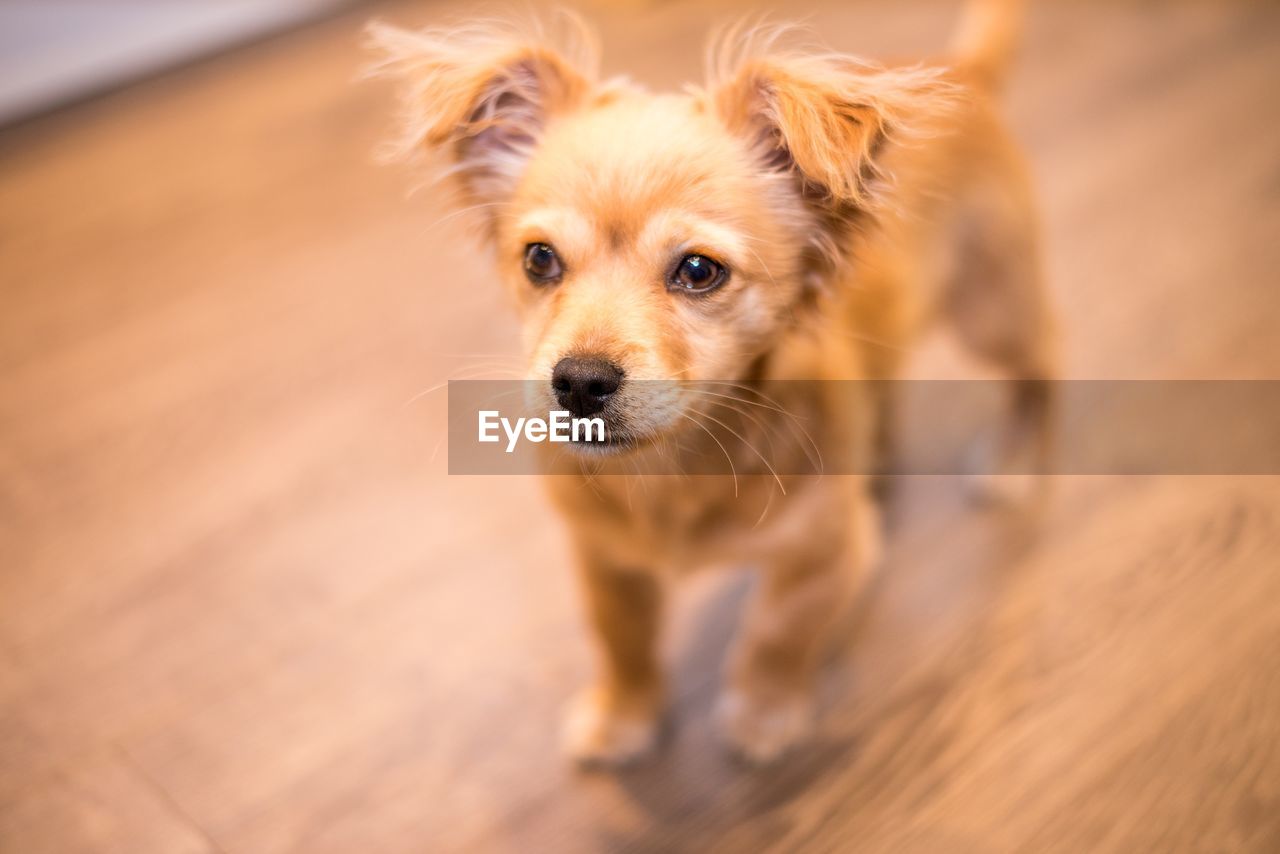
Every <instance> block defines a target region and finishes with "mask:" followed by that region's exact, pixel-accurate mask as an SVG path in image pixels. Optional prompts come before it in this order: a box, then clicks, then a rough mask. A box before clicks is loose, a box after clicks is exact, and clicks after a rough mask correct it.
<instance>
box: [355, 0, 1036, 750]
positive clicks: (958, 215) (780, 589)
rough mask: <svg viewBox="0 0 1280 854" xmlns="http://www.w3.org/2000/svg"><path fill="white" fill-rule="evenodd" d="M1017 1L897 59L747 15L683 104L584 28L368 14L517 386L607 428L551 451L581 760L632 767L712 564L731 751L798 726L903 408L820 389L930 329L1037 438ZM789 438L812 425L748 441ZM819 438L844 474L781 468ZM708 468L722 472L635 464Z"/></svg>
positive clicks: (860, 556)
mask: <svg viewBox="0 0 1280 854" xmlns="http://www.w3.org/2000/svg"><path fill="white" fill-rule="evenodd" d="M1019 12H1020V10H1019V7H1018V4H1017V3H1016V2H1011V0H970V3H969V5H968V6H967V7H965V9H964V10H963V12H962V19H961V25H960V27H959V29H958V31H957V34H956V36H955V39H954V42H953V45H952V49H951V50H950V51H949V52H948V54H947V55H946V56H945V57H944V58H942V59H939V60H936V61H924V62H920V63H916V64H911V65H881V64H877V63H873V62H868V61H864V60H860V59H855V58H853V57H850V56H845V55H841V54H838V53H832V52H826V51H819V50H811V49H800V48H794V47H787V46H786V45H787V44H788V43H789V42H788V38H789V37H788V35H787V30H786V28H778V27H764V26H738V27H736V28H730V29H729V30H727V31H725V33H724V34H723V35H722V36H721V37H719V38H717V39H714V40H713V44H712V46H711V48H710V50H709V57H710V58H709V61H708V72H707V79H706V80H705V82H704V83H703V84H702V85H700V86H696V87H689V88H688V89H686V90H685V91H683V92H681V93H679V94H651V93H649V92H647V91H645V90H644V89H642V88H640V87H638V86H636V85H633V84H631V83H629V82H627V81H625V80H619V79H614V80H605V81H601V80H600V79H599V78H598V76H597V73H596V71H595V68H596V60H597V56H598V53H597V52H596V50H595V47H594V45H595V42H594V40H592V39H591V38H590V37H589V35H587V34H585V33H583V32H581V30H582V27H581V25H580V24H575V25H573V27H572V32H571V33H570V34H569V36H568V37H564V36H556V37H553V36H550V35H547V34H546V33H545V32H544V31H542V30H539V29H537V28H533V27H528V26H525V27H518V26H512V25H503V24H500V23H494V22H485V23H481V24H472V25H464V26H458V27H453V28H445V29H434V30H425V31H406V30H402V29H397V28H394V27H391V26H387V25H384V24H373V25H371V27H370V34H371V40H372V42H373V44H374V46H375V48H376V50H377V51H379V53H380V57H381V59H380V62H379V65H378V70H379V71H380V72H382V73H385V74H389V75H393V76H394V77H396V78H397V79H398V80H400V81H402V94H403V107H404V118H403V121H404V125H403V126H404V137H403V145H402V150H403V151H405V152H436V153H437V154H438V155H439V156H441V157H443V158H444V159H445V160H446V161H447V163H448V169H447V171H448V173H449V175H450V177H451V179H452V180H453V181H454V182H455V186H456V188H457V189H458V190H459V191H460V200H459V204H460V205H464V206H466V207H468V208H472V209H474V212H475V216H476V217H477V221H478V223H479V225H480V228H481V229H482V231H483V234H484V239H485V240H486V241H487V243H488V244H489V246H491V247H492V249H493V251H494V254H495V257H496V266H497V272H498V274H499V275H500V276H501V278H502V280H503V281H504V282H505V285H506V288H507V289H508V290H509V291H510V293H511V296H512V300H513V302H514V304H515V306H516V309H517V311H518V313H519V316H520V318H521V320H522V324H523V337H524V342H523V343H524V349H525V352H526V353H527V371H528V373H527V376H528V377H530V378H533V380H534V381H535V382H536V383H537V385H538V388H539V389H542V390H543V391H542V393H543V394H544V395H545V398H546V403H547V406H548V407H551V408H557V405H558V406H559V407H561V408H563V409H566V410H568V411H570V412H572V413H573V414H574V415H576V416H586V415H598V416H599V417H602V418H604V419H605V420H606V422H607V423H608V425H609V432H610V436H611V439H612V441H610V443H609V445H608V446H607V447H603V448H591V449H587V448H584V449H582V450H581V454H579V455H569V456H565V455H561V456H560V457H559V458H557V459H554V460H551V459H549V461H548V463H547V465H548V469H549V471H550V473H551V474H552V475H553V476H552V477H549V478H548V479H547V480H548V484H549V490H550V493H551V495H552V497H553V500H554V501H555V503H556V504H557V505H558V507H559V508H560V510H561V511H562V512H563V515H564V517H565V518H566V519H567V521H568V526H569V529H570V533H571V541H572V543H573V547H574V551H575V553H576V562H577V566H578V574H579V576H580V579H581V588H582V590H583V598H584V600H585V604H586V607H587V611H588V615H589V622H590V625H591V627H592V629H593V630H594V637H595V639H596V641H597V642H598V648H599V653H600V655H599V659H600V666H599V675H598V678H597V679H596V681H595V682H594V684H593V685H592V686H591V687H590V688H589V689H587V690H586V691H584V692H583V693H582V694H581V695H580V696H579V697H578V698H577V699H576V700H575V701H574V703H573V704H572V706H571V708H570V709H569V712H568V714H567V717H566V723H565V728H564V739H565V745H566V749H567V751H568V753H569V754H570V756H572V757H573V758H575V759H576V760H578V761H580V762H583V763H589V764H603V765H618V764H622V763H626V762H630V761H632V760H635V759H637V758H639V757H641V756H644V755H645V754H646V753H649V752H650V751H651V750H653V748H654V747H655V744H656V743H657V742H658V740H659V733H660V731H661V724H662V722H663V717H664V698H665V679H664V675H663V670H662V666H661V664H660V662H659V659H658V655H657V653H656V651H655V648H656V645H657V639H658V635H659V632H660V626H661V618H662V611H663V599H664V591H665V589H666V587H667V586H668V581H669V579H671V578H674V577H678V576H679V575H681V574H683V573H685V572H687V571H689V570H691V569H693V568H696V567H701V566H707V565H750V566H753V567H755V568H756V569H757V570H758V572H759V578H758V584H757V585H756V588H755V590H754V591H753V596H754V598H753V600H752V601H751V602H750V604H749V606H748V613H747V614H746V615H745V616H744V619H743V622H742V627H741V629H740V637H739V638H738V639H737V640H736V645H735V647H734V650H733V651H732V653H731V656H730V661H729V663H728V666H727V669H726V678H725V685H724V689H723V693H722V696H721V699H720V701H719V703H718V706H717V711H716V719H717V722H718V729H719V731H720V732H721V733H722V735H723V737H724V739H725V741H726V742H727V744H728V745H729V747H730V748H731V749H732V750H733V751H734V752H735V753H737V754H738V755H740V756H742V757H744V758H746V759H748V760H751V761H754V762H761V763H763V762H769V761H772V760H775V759H777V758H778V757H780V756H782V755H783V754H785V753H786V752H787V751H788V750H789V749H791V748H793V747H794V746H796V745H798V744H800V743H802V742H803V741H804V740H805V739H806V737H807V736H809V735H810V733H811V731H812V729H813V728H814V726H815V700H814V698H815V682H816V679H817V675H818V671H819V664H820V661H821V660H822V658H823V651H824V645H825V643H826V642H827V640H828V639H829V637H830V635H831V634H832V631H833V627H834V626H835V624H836V623H837V622H838V619H839V617H840V615H841V614H842V613H843V611H844V609H845V608H846V606H847V605H848V604H849V603H850V602H851V600H853V599H854V597H855V596H856V594H857V592H858V590H859V588H860V586H862V585H863V584H864V582H865V579H866V578H867V576H868V573H869V571H870V569H871V567H872V565H873V563H874V560H875V553H876V542H877V531H878V524H879V523H878V521H877V511H876V503H875V496H874V495H873V492H874V490H873V486H874V483H875V478H874V477H873V476H872V473H873V472H874V471H875V470H876V469H877V466H879V465H881V462H882V461H883V459H884V458H885V457H887V456H891V455H892V429H891V422H892V413H893V409H894V404H893V395H892V392H891V389H892V384H889V383H871V384H868V385H867V389H868V390H867V391H866V393H865V394H862V395H861V396H860V397H859V398H858V399H857V400H854V401H852V403H851V402H850V401H849V400H848V397H847V395H846V396H844V397H842V398H841V399H840V400H839V401H836V400H834V397H833V396H830V395H828V394H827V393H826V391H825V389H827V388H829V387H833V386H836V385H841V384H838V383H825V382H822V381H828V380H855V381H856V380H885V379H892V378H893V377H895V376H897V375H898V373H899V372H900V370H901V364H900V363H901V362H902V360H903V358H904V356H905V354H906V353H908V352H909V351H910V348H911V346H912V344H913V342H915V341H916V340H917V339H918V338H919V336H920V334H921V332H922V330H923V329H924V328H926V326H927V325H928V324H929V322H930V321H931V320H932V319H934V318H937V317H940V318H943V319H945V320H947V321H949V323H950V325H951V326H952V327H953V328H954V330H955V331H956V333H957V335H958V337H959V338H960V339H961V340H962V341H963V342H964V343H965V344H966V345H967V346H968V347H969V348H971V349H972V350H973V351H974V352H975V353H976V354H978V355H979V356H980V357H982V358H984V359H986V360H987V361H989V362H990V363H991V364H993V365H995V366H997V367H998V368H999V369H1000V370H1001V371H1002V372H1003V373H1004V374H1005V375H1007V376H1008V377H1010V378H1011V379H1012V380H1013V382H1011V383H1009V387H1010V388H1011V389H1012V394H1011V395H1010V398H1011V399H1010V407H1011V416H1010V418H1009V421H1008V424H1007V425H1006V429H1005V431H1004V433H1003V434H1002V435H1004V436H1005V437H1006V438H1005V440H1004V441H1003V443H1002V446H1001V447H1002V454H1003V455H1004V457H1005V458H1008V459H1012V458H1014V457H1017V456H1019V455H1023V456H1025V455H1026V454H1027V453H1028V450H1027V449H1028V448H1029V447H1033V446H1034V447H1039V445H1040V443H1041V437H1042V436H1043V435H1044V434H1045V433H1046V432H1047V431H1046V424H1047V422H1048V412H1049V410H1050V396H1049V394H1048V393H1047V392H1046V388H1047V385H1046V384H1045V382H1044V381H1045V380H1048V379H1050V378H1052V377H1053V375H1054V339H1055V335H1054V330H1053V318H1052V312H1051V310H1050V306H1049V304H1048V300H1047V298H1046V291H1045V288H1044V287H1043V285H1042V275H1041V269H1040V261H1039V249H1038V246H1037V242H1038V238H1037V229H1036V217H1035V210H1034V205H1033V201H1032V194H1031V191H1030V188H1029V181H1028V177H1027V174H1026V169H1025V167H1024V165H1023V160H1022V157H1021V155H1020V153H1019V151H1018V148H1017V146H1016V145H1015V144H1014V142H1013V141H1012V140H1011V138H1010V135H1009V133H1008V132H1007V131H1006V130H1005V128H1004V126H1003V124H1002V122H1001V120H1000V118H999V110H998V94H999V90H1000V86H1001V82H1002V80H1003V79H1004V77H1005V74H1006V70H1007V67H1008V65H1009V61H1010V56H1011V53H1012V51H1013V49H1014V42H1015V35H1016V32H1017V30H1018V28H1019V22H1018V19H1019ZM787 380H806V381H818V382H803V383H785V382H783V383H777V381H787ZM664 383H665V384H666V387H667V388H668V389H670V388H675V389H676V391H674V392H671V393H666V394H659V393H657V392H655V391H654V389H655V388H657V387H659V386H662V385H663V384H664ZM768 383H775V384H776V385H777V386H780V387H781V388H782V390H780V391H777V393H776V394H774V393H773V392H770V393H769V394H768V395H766V394H764V393H763V392H761V391H760V389H762V388H764V387H765V384H768ZM770 387H771V388H775V386H770ZM788 389H790V390H789V391H788ZM872 389H875V390H874V391H873V390H872ZM797 424H802V425H803V427H802V428H801V430H796V429H795V428H796V425H797ZM784 430H791V431H792V433H793V434H794V435H796V436H799V435H800V432H803V439H800V438H797V439H796V441H794V442H792V443H790V445H789V446H788V447H784V448H782V449H776V448H775V449H773V450H771V451H770V453H769V454H768V455H766V454H764V453H761V452H760V444H759V442H758V441H757V440H758V439H759V438H760V437H761V436H767V435H773V436H777V435H781V434H782V433H784ZM729 434H732V435H734V436H737V437H738V438H741V439H743V441H742V442H739V443H725V442H724V441H723V438H722V437H727V436H729ZM753 437H754V439H753ZM713 443H714V444H713ZM716 445H719V446H720V447H719V448H717V447H716ZM814 452H817V453H819V454H821V455H822V457H823V459H824V460H826V461H827V462H828V464H829V465H830V466H831V467H832V468H834V469H836V470H838V471H840V472H842V474H840V475H839V476H823V477H814V476H809V475H795V474H792V473H791V472H794V471H797V468H796V467H795V466H794V465H791V463H792V462H794V460H792V459H791V458H792V457H795V458H799V457H800V456H801V455H802V454H807V455H812V454H813V453H814ZM721 453H722V454H723V456H724V457H726V458H728V460H729V464H730V466H732V468H733V472H732V475H730V474H727V473H726V474H721V475H718V476H708V477H684V478H681V477H671V476H659V475H658V474H655V472H658V471H659V470H660V469H661V468H662V466H664V465H667V466H669V465H672V464H675V465H678V464H679V461H680V460H681V459H686V458H687V459H692V458H693V457H694V456H697V455H707V454H712V455H714V454H721ZM588 455H589V458H590V465H589V466H585V465H583V464H582V463H581V459H585V458H587V456H588ZM575 460H576V461H575ZM667 471H668V472H669V471H670V470H669V469H668V470H667ZM637 473H638V474H637ZM636 479H640V480H642V481H643V483H642V484H641V485H640V486H639V487H636V486H635V484H634V483H633V481H635V480H636Z"/></svg>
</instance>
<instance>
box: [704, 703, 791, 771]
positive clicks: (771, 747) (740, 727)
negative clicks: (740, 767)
mask: <svg viewBox="0 0 1280 854" xmlns="http://www.w3.org/2000/svg"><path fill="white" fill-rule="evenodd" d="M813 717H814V715H813V703H812V702H811V701H810V700H809V699H808V698H807V697H804V696H793V697H787V698H785V699H780V700H774V701H769V702H765V701H762V700H757V699H753V698H751V697H749V696H747V695H746V694H744V693H742V692H740V691H736V690H729V691H726V692H725V693H724V694H723V695H722V696H721V697H720V702H719V703H718V704H717V706H716V724H717V726H718V728H719V731H720V735H721V737H723V738H724V740H725V742H726V743H727V744H728V745H729V747H730V749H732V750H733V752H734V753H736V754H737V755H738V756H740V757H742V758H743V759H746V760H747V761H749V762H752V763H755V764H758V765H763V764H766V763H769V762H773V761H774V760H776V759H778V758H779V757H781V756H782V755H783V754H784V753H786V752H787V751H788V750H790V749H791V748H793V747H795V746H796V745H797V744H799V743H800V742H802V741H804V740H805V739H806V738H808V737H809V734H810V733H811V732H812V731H813Z"/></svg>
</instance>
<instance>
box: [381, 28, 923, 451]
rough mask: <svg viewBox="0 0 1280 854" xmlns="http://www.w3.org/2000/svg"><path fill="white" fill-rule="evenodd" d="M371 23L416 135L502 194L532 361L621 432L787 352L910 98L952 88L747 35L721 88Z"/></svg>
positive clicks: (652, 429) (643, 431)
mask: <svg viewBox="0 0 1280 854" xmlns="http://www.w3.org/2000/svg"><path fill="white" fill-rule="evenodd" d="M374 34H375V37H376V39H377V41H378V43H379V46H380V47H381V48H382V49H383V50H384V51H385V52H386V53H387V55H388V57H389V60H388V63H387V67H388V68H390V69H391V70H393V71H395V72H396V73H398V74H401V75H403V76H405V77H406V78H407V79H408V80H409V81H410V84H411V88H410V93H409V94H410V97H409V100H408V104H409V113H410V115H409V128H410V143H411V144H412V145H414V146H426V147H432V148H441V149H444V150H446V151H447V152H448V154H449V155H450V156H451V157H452V158H453V161H454V170H455V171H456V173H457V176H458V178H459V179H460V183H461V188H462V189H463V191H464V201H463V203H464V204H466V205H469V206H477V209H478V210H481V211H483V212H484V214H483V218H484V221H485V223H486V227H487V233H488V237H489V239H490V240H491V242H492V245H493V248H494V250H495V252H496V256H497V261H498V270H499V271H500V274H501V275H502V277H503V279H504V280H505V282H506V285H507V287H508V288H509V289H510V291H511V292H512V294H513V295H514V299H515V303H516V304H517V306H518V307H519V311H520V313H521V316H522V319H523V325H524V337H525V342H524V343H525V351H526V353H527V354H528V364H527V370H528V373H527V376H528V377H529V378H531V379H533V380H535V381H537V382H538V383H539V385H538V388H540V389H542V392H541V393H542V394H544V395H545V399H546V403H547V404H548V408H565V409H568V410H569V411H571V412H572V413H574V414H575V415H586V416H592V415H597V414H598V415H600V416H602V417H604V418H605V420H606V423H607V424H608V425H609V430H610V434H611V436H613V437H614V438H615V439H621V440H622V442H621V443H620V444H622V445H632V444H637V443H640V442H642V441H643V440H645V439H651V438H654V437H656V436H660V435H663V434H665V433H667V432H670V431H673V430H676V429H680V426H681V423H682V422H683V421H685V420H687V419H684V418H683V415H684V414H685V413H684V410H685V409H686V408H687V407H688V406H689V405H690V403H689V400H688V398H689V395H687V394H685V393H684V392H683V391H682V389H686V388H689V387H691V386H697V385H698V384H699V383H704V382H709V381H727V382H735V381H738V380H740V379H742V378H743V377H744V376H745V375H746V374H747V373H748V372H749V371H750V370H751V369H752V366H753V365H755V364H757V362H758V360H759V359H760V358H761V357H762V356H763V355H765V354H767V353H768V352H769V350H770V349H771V347H773V346H774V344H775V342H776V341H777V340H778V339H779V338H780V336H781V335H782V334H783V332H784V330H786V329H787V328H790V326H791V325H793V324H794V323H795V322H796V319H797V316H798V314H800V313H802V312H803V311H804V309H805V304H806V303H808V302H812V301H813V299H814V297H815V295H816V294H817V293H818V292H819V291H820V289H821V287H822V285H823V282H824V279H825V278H826V277H827V276H829V274H830V273H831V271H832V269H833V267H834V266H836V265H838V264H839V263H840V262H841V259H842V254H843V253H842V251H841V250H840V249H839V248H838V244H839V243H840V242H841V241H842V240H843V239H844V238H846V237H847V234H845V233H843V232H846V231H847V230H848V227H849V226H850V225H851V224H852V222H853V221H854V220H855V219H856V218H857V217H858V216H859V215H860V214H862V213H864V212H865V211H866V210H867V209H868V208H869V207H870V201H871V193H872V189H873V186H874V185H875V183H876V179H877V177H878V174H877V170H878V166H877V160H876V155H877V152H878V151H880V150H881V149H883V147H884V145H885V143H886V141H887V140H888V139H889V137H890V134H891V132H892V131H893V130H894V129H895V126H896V125H898V124H899V123H900V117H901V114H902V113H903V112H904V111H905V110H906V109H907V108H908V107H909V105H911V104H912V103H913V102H921V103H923V102H924V101H925V100H928V99H930V98H936V96H937V94H938V93H939V92H941V91H942V84H939V83H938V82H937V81H936V79H934V78H933V77H932V76H931V75H928V74H926V73H923V72H905V73H904V72H884V71H878V70H868V69H867V68H865V67H863V66H856V65H853V64H851V63H848V62H847V61H842V60H840V59H839V58H832V57H810V56H803V55H798V56H797V55H789V56H769V55H766V54H764V53H762V52H760V51H757V50H752V49H751V45H750V44H746V48H747V49H741V48H742V46H743V45H742V44H740V45H739V48H740V49H739V50H738V52H737V53H738V58H737V59H730V60H727V61H723V62H722V63H721V68H720V72H719V74H718V75H717V79H716V80H715V81H713V82H712V83H711V84H710V85H709V86H708V88H707V89H705V90H692V91H690V92H689V93H687V94H683V95H651V94H648V93H646V92H643V91H641V90H639V89H637V88H635V87H632V86H629V85H626V84H623V83H619V82H609V83H604V84H597V83H595V82H594V76H593V74H592V73H591V71H590V66H591V64H592V63H591V62H590V61H589V59H587V58H586V54H587V51H581V52H580V55H579V56H578V58H577V59H576V60H572V59H570V58H568V57H567V54H566V53H563V52H558V51H555V50H552V49H551V48H549V47H548V46H546V45H545V44H543V43H533V44H529V43H527V42H524V41H522V40H521V39H519V38H515V37H512V36H508V35H503V34H502V33H499V32H496V31H493V30H481V31H475V30H455V31H451V32H427V33H417V34H412V33H405V32H402V31H397V30H390V29H386V28H378V29H376V30H375V33H374ZM553 404H558V406H557V405H553Z"/></svg>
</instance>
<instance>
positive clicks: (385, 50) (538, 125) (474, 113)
mask: <svg viewBox="0 0 1280 854" xmlns="http://www.w3.org/2000/svg"><path fill="white" fill-rule="evenodd" d="M567 20H568V21H569V22H570V24H572V32H567V33H566V34H565V36H564V37H563V38H560V39H558V41H561V42H563V44H564V47H562V48H556V47H553V46H552V44H553V43H555V42H556V41H557V39H555V38H553V37H552V36H551V35H549V34H547V33H546V32H545V31H544V30H543V28H542V27H541V26H539V25H538V24H536V23H532V24H530V25H529V26H524V27H522V28H521V29H522V30H523V34H522V33H521V32H519V31H517V29H516V27H514V26H509V25H505V24H503V23H500V22H486V23H482V24H473V25H468V26H460V27H457V28H452V29H438V30H421V31H416V32H415V31H408V30H402V29H398V28H396V27H391V26H387V25H385V24H380V23H374V24H371V25H370V26H369V28H368V36H369V46H370V47H371V48H372V49H373V50H375V51H376V52H378V53H379V54H380V55H381V58H380V60H379V61H378V62H377V64H376V65H375V66H374V67H373V68H372V69H371V73H372V74H374V75H376V76H390V77H394V78H397V79H399V80H401V81H402V82H403V84H404V85H403V89H402V90H401V99H402V103H403V133H402V137H401V139H400V141H399V144H398V145H397V146H396V151H395V153H398V154H402V155H411V154H413V153H416V152H419V151H422V150H423V149H428V150H431V149H439V150H442V151H444V152H445V153H446V154H447V155H448V156H449V157H450V158H451V160H452V164H453V167H452V170H451V171H453V172H456V173H457V174H458V175H459V177H460V179H461V185H462V188H463V189H464V190H465V191H466V193H467V194H468V196H469V197H470V198H469V201H472V202H475V203H480V204H486V203H493V202H500V201H502V200H503V199H504V198H505V197H506V196H508V195H509V194H510V193H511V191H512V190H513V188H514V186H515V183H516V181H517V180H518V179H519V176H520V174H521V171H522V170H523V166H524V163H525V161H526V160H527V159H528V156H529V154H530V152H531V151H532V149H533V147H534V145H536V143H537V140H538V137H539V135H540V134H541V132H542V129H543V127H544V126H545V125H546V123H547V121H548V120H549V119H550V118H551V117H552V116H554V115H555V114H557V113H559V112H562V111H566V110H570V109H573V108H574V107H576V106H578V105H579V104H581V103H582V102H584V101H585V99H586V98H587V95H588V93H589V92H590V90H591V88H592V85H593V81H594V79H595V66H596V62H597V51H596V47H595V42H594V39H592V38H591V36H590V34H589V33H588V32H587V31H586V29H585V27H584V26H583V25H582V24H581V22H579V21H578V20H577V19H576V18H568V19H567Z"/></svg>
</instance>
